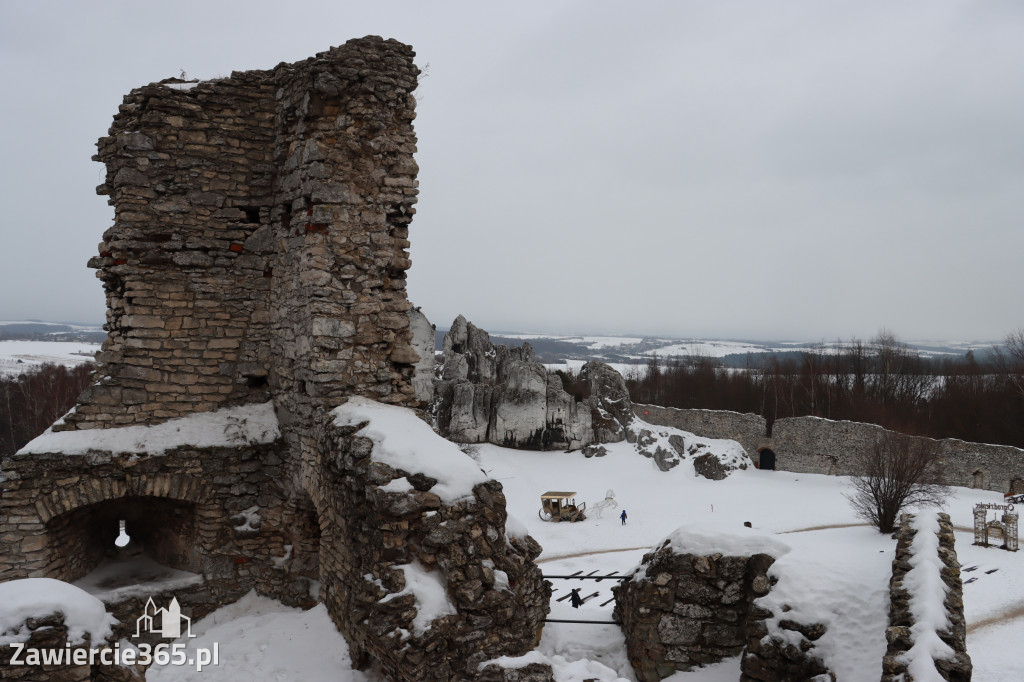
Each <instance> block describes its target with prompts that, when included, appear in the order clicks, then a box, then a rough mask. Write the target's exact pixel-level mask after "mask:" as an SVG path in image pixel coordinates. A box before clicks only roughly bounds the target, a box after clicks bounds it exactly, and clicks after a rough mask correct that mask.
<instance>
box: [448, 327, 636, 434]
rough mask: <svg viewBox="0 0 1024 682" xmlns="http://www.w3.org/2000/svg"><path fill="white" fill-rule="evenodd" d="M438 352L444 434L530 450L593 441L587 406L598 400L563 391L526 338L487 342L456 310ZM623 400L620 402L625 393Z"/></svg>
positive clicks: (592, 429) (559, 381)
mask: <svg viewBox="0 0 1024 682" xmlns="http://www.w3.org/2000/svg"><path fill="white" fill-rule="evenodd" d="M444 357H445V363H444V371H443V373H442V377H441V379H440V380H439V381H437V382H436V383H435V402H436V410H435V411H436V414H437V422H438V427H439V429H440V431H441V434H442V435H443V436H444V437H445V438H448V439H450V440H453V441H456V442H460V443H494V444H496V445H503V446H507V447H513V448H527V449H535V450H548V449H578V448H581V447H584V446H586V445H589V444H590V443H593V442H594V441H595V434H594V426H593V419H592V416H591V412H592V410H593V409H594V407H593V406H594V405H596V404H598V402H599V401H589V400H582V401H578V400H576V398H575V396H572V395H569V393H567V392H566V391H565V389H564V388H563V387H562V382H561V380H560V379H559V378H558V376H556V375H549V374H548V373H547V370H546V369H545V368H544V365H542V364H541V363H539V362H537V361H536V359H535V358H534V354H533V348H532V347H531V346H530V344H529V343H524V344H523V345H522V346H521V347H519V348H511V349H510V348H506V347H505V346H500V345H499V346H495V345H494V344H492V343H491V339H490V336H489V335H488V334H487V332H485V331H484V330H482V329H480V328H479V327H477V326H475V325H473V324H472V323H471V322H468V321H467V320H466V318H465V317H463V316H462V315H459V316H458V317H457V318H456V319H455V321H454V322H453V323H452V327H451V329H450V330H449V331H448V333H447V334H446V335H445V337H444ZM619 379H620V381H621V377H619ZM622 388H623V389H624V388H625V384H623V385H622ZM617 399H619V400H621V395H618V394H617ZM625 399H626V401H627V402H626V404H627V405H628V404H629V403H628V400H629V396H628V394H626V396H625ZM607 430H608V431H609V432H614V431H615V430H616V427H615V426H610V427H609V428H608V429H607ZM617 430H619V431H621V427H618V429H617ZM619 440H621V438H619Z"/></svg>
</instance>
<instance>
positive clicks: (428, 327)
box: [409, 308, 437, 405]
mask: <svg viewBox="0 0 1024 682" xmlns="http://www.w3.org/2000/svg"><path fill="white" fill-rule="evenodd" d="M409 328H410V330H411V331H412V349H413V351H415V353H416V355H418V356H419V360H417V361H416V373H415V375H413V378H412V388H413V391H415V393H416V400H418V401H419V402H420V404H421V405H427V404H428V403H429V402H430V401H431V400H432V399H433V397H434V343H435V337H436V334H437V330H436V329H435V328H434V325H432V324H430V320H428V319H427V316H426V315H424V314H423V312H422V311H421V310H420V309H419V308H413V309H412V310H410V311H409Z"/></svg>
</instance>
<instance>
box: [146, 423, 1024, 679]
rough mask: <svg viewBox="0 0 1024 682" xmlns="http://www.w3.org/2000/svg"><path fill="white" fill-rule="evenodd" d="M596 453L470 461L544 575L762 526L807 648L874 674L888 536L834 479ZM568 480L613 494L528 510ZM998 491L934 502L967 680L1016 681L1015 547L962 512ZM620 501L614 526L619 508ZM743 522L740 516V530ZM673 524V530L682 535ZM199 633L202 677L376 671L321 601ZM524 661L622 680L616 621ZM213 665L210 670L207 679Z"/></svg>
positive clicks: (490, 449)
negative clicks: (501, 490)
mask: <svg viewBox="0 0 1024 682" xmlns="http://www.w3.org/2000/svg"><path fill="white" fill-rule="evenodd" d="M609 450H610V453H609V454H608V455H607V456H605V457H594V458H590V459H587V458H585V457H584V456H583V455H582V454H580V453H562V452H526V451H513V450H507V449H503V448H499V447H497V446H493V445H482V446H480V449H479V454H478V460H479V462H480V465H481V467H482V468H483V469H484V470H485V471H486V472H487V474H488V475H490V476H492V477H494V478H497V479H498V480H500V481H501V482H502V483H503V484H504V487H505V494H506V497H507V500H508V506H509V511H510V513H511V514H512V515H513V516H514V517H516V518H517V519H518V520H519V521H520V522H521V523H522V524H524V525H525V526H526V527H527V528H528V529H529V530H530V533H531V534H532V535H533V536H534V537H535V538H536V539H537V540H538V541H539V542H540V543H541V544H542V545H543V547H544V553H543V555H542V556H541V558H540V562H541V566H542V568H543V570H544V573H545V574H546V575H569V574H572V573H575V572H576V571H583V572H584V574H586V573H590V572H592V571H599V572H600V574H609V573H613V572H617V573H618V574H619V575H623V574H628V573H630V572H631V571H632V570H633V569H634V567H635V566H636V565H637V564H638V562H639V561H640V558H641V556H642V555H643V554H644V552H645V551H647V550H648V549H649V548H650V547H652V546H653V545H655V544H657V543H658V542H659V541H660V540H662V539H663V538H665V537H666V536H668V535H669V534H671V533H672V532H673V531H675V530H676V529H677V528H679V527H680V526H685V527H692V528H696V529H699V533H700V534H702V535H707V534H714V533H716V532H722V533H728V534H730V535H740V536H743V535H745V534H746V535H749V536H750V537H751V538H752V539H753V538H755V537H757V536H767V537H768V538H769V539H771V540H773V541H776V542H781V543H782V544H784V545H786V546H788V547H789V548H790V551H789V552H787V553H785V554H783V555H782V556H781V558H779V560H778V561H777V562H776V564H775V566H774V567H773V569H772V570H773V572H774V573H775V574H776V575H777V576H778V577H779V582H778V584H777V585H776V586H775V587H774V588H773V590H772V592H771V593H770V594H769V595H768V596H767V597H766V598H765V599H767V600H769V601H771V602H773V603H787V604H789V605H790V606H792V607H793V610H794V612H795V613H793V614H792V615H801V616H805V617H806V618H807V619H808V620H817V621H821V622H826V623H828V625H829V631H828V634H826V635H825V636H824V637H823V638H822V639H821V640H820V641H819V642H818V648H819V651H821V652H823V653H824V654H825V655H826V656H827V659H828V660H827V662H828V664H829V665H830V666H831V667H832V669H833V670H834V671H835V672H836V674H837V675H838V677H839V679H840V680H843V681H850V682H859V681H861V680H864V681H867V680H872V681H874V680H877V679H878V678H879V676H880V674H881V660H882V655H883V652H884V650H885V636H884V631H885V625H886V620H887V609H888V597H887V590H888V583H889V576H890V563H891V561H892V557H893V551H894V548H895V540H892V539H891V538H890V537H889V536H885V535H880V534H879V533H877V532H876V531H874V530H873V529H871V528H869V527H867V526H864V525H862V524H861V522H860V521H859V520H858V519H856V518H855V517H854V516H853V514H852V513H851V511H850V507H849V505H848V503H847V501H846V499H845V498H844V497H843V493H844V491H845V487H846V479H843V478H837V477H829V476H819V475H809V474H793V473H786V472H769V471H758V470H748V471H739V472H735V473H734V474H733V475H731V476H730V477H729V478H728V479H726V480H724V481H710V480H706V479H703V478H698V477H695V476H694V473H693V469H692V465H690V464H689V462H687V461H684V462H683V463H682V464H680V465H679V466H678V467H676V468H675V469H672V470H671V471H669V472H661V471H659V470H658V468H657V467H656V466H655V464H654V462H653V461H652V460H650V459H647V458H644V457H642V456H640V455H638V454H637V453H636V452H635V451H634V450H633V449H632V446H629V445H628V444H625V443H620V444H615V445H612V446H610V447H609ZM554 489H559V490H570V491H571V490H575V491H578V493H579V494H578V496H577V500H578V501H586V502H587V506H588V507H593V506H594V505H595V503H597V502H599V501H602V500H603V499H604V498H605V495H606V492H607V491H608V490H609V489H612V490H613V491H614V493H615V499H616V500H617V503H618V506H617V507H616V508H613V509H608V510H605V511H604V512H603V513H602V514H601V516H600V517H598V516H597V515H596V514H592V515H591V516H590V517H589V518H588V519H587V520H586V521H584V522H582V523H576V524H555V523H546V522H543V521H541V520H540V519H539V517H538V514H537V512H538V509H539V506H540V501H539V496H540V494H541V493H542V492H544V491H547V490H554ZM1001 501H1002V496H1001V495H1000V494H998V493H994V492H987V491H977V490H968V489H964V488H958V489H955V491H954V495H953V497H952V498H951V499H950V501H949V504H948V507H947V511H948V512H949V513H950V514H951V515H952V518H953V521H954V523H955V524H956V526H957V527H958V528H960V529H963V530H962V531H960V532H958V533H957V551H958V553H959V557H960V562H961V564H962V565H963V566H964V568H965V569H971V568H972V567H976V568H974V569H973V570H966V571H965V572H964V574H963V576H964V579H965V580H968V579H970V578H977V580H974V581H972V582H970V583H967V584H966V585H965V589H964V604H965V609H966V615H967V620H968V624H969V627H970V630H969V635H968V640H967V644H968V651H969V653H970V654H971V657H972V659H973V661H974V666H975V674H974V679H975V680H979V682H1011V681H1013V682H1019V681H1020V680H1022V679H1024V660H1022V659H1021V658H1020V657H1019V656H1018V653H1017V648H1018V647H1019V646H1020V642H1021V641H1022V639H1024V571H1022V570H1021V569H1022V562H1024V553H1020V552H1018V553H1010V552H1006V551H1003V550H1000V549H994V548H992V549H989V548H981V547H974V546H972V544H971V543H972V541H973V535H972V533H971V531H970V529H971V527H972V522H973V517H972V509H973V505H974V503H976V502H1001ZM623 507H625V509H626V510H627V511H628V523H627V525H622V524H621V523H620V521H619V518H618V514H619V512H620V511H621V509H622V508H623ZM744 521H749V522H751V525H752V526H753V527H752V528H745V527H744V525H743V523H744ZM686 533H687V531H686V530H684V531H682V534H684V535H685V534H686ZM552 582H553V585H554V588H555V592H554V595H553V597H552V612H551V616H550V617H551V618H556V619H588V620H590V619H592V620H611V615H612V606H613V604H612V603H609V602H608V600H609V599H610V598H611V590H610V588H611V584H612V581H611V580H605V581H601V582H600V583H596V582H594V581H585V582H581V581H575V582H573V583H570V582H569V581H564V580H554V581H552ZM576 586H580V587H581V588H582V590H581V593H582V595H583V596H584V597H586V596H589V595H590V594H591V593H592V592H597V593H598V594H597V595H596V596H595V597H593V598H591V599H589V600H588V601H587V602H586V603H585V604H584V605H583V607H581V609H579V610H578V611H577V610H574V609H572V608H571V607H570V606H569V605H568V600H562V601H558V599H559V598H560V597H564V596H565V595H567V594H568V591H569V589H570V587H576ZM200 630H201V631H202V632H203V633H205V634H203V635H202V636H201V637H200V639H193V640H191V641H190V642H189V645H190V646H192V647H203V646H209V645H210V644H211V643H212V642H214V641H216V642H218V643H219V647H220V651H221V665H220V666H219V667H218V668H216V669H215V668H207V669H206V670H204V672H203V673H202V678H201V679H203V680H219V679H225V680H227V679H241V678H242V677H243V676H244V675H243V673H244V672H251V673H252V674H253V675H255V676H256V677H258V678H259V679H266V680H321V679H322V680H327V679H331V680H342V681H357V682H363V681H377V680H380V679H381V678H380V676H379V674H378V673H375V672H374V671H372V670H371V671H367V672H355V671H350V670H348V653H347V648H346V647H345V643H344V641H343V640H342V639H341V637H340V636H339V635H337V633H335V632H334V631H333V630H332V629H331V626H330V621H329V619H328V618H327V615H326V613H325V612H324V611H323V607H317V608H316V609H313V610H311V611H308V612H305V613H303V612H301V611H297V610H294V609H288V608H285V607H283V606H280V605H279V604H274V603H273V602H267V600H263V599H258V598H252V597H250V598H248V599H247V600H243V602H241V603H239V604H236V605H233V606H231V607H227V608H226V609H221V610H220V611H218V612H216V613H215V614H212V615H211V616H210V617H209V618H208V619H206V620H204V621H201V622H200ZM529 660H544V661H548V662H550V663H553V664H554V667H555V670H556V675H557V679H559V680H560V681H562V682H569V681H574V682H575V681H581V680H584V679H588V678H594V679H598V680H630V681H631V680H634V677H633V672H632V669H631V668H630V666H629V662H628V661H627V659H626V653H625V644H624V641H623V637H622V635H621V633H620V632H619V629H618V626H616V625H583V624H569V623H548V624H547V625H546V626H545V628H544V636H543V639H542V641H541V644H540V646H539V647H538V650H537V651H535V652H534V653H533V654H531V655H530V657H529ZM218 675H220V677H218ZM738 678H739V660H738V659H732V660H728V661H725V662H723V663H721V664H718V665H715V666H711V667H707V668H703V669H700V670H696V671H693V672H689V673H678V674H676V675H675V676H674V677H673V678H671V679H672V680H675V681H676V682H679V681H681V680H685V681H686V682H724V681H725V680H729V681H734V680H737V679H738ZM151 679H154V680H159V681H161V682H166V681H168V680H191V679H200V678H199V677H198V676H196V675H195V673H194V672H191V673H190V672H189V671H188V670H186V669H184V668H166V669H163V670H161V671H160V673H159V674H158V675H154V676H153V677H152V678H151Z"/></svg>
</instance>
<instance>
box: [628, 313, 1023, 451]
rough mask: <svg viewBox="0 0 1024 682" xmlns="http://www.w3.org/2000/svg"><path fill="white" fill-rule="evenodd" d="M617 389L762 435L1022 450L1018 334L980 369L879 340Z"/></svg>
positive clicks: (688, 366) (687, 364) (672, 372)
mask: <svg viewBox="0 0 1024 682" xmlns="http://www.w3.org/2000/svg"><path fill="white" fill-rule="evenodd" d="M626 383H627V385H628V386H629V390H630V395H631V396H632V399H633V400H634V401H635V402H639V403H650V404H654V405H664V406H667V407H679V408H691V409H693V408H701V409H711V410H731V411H735V412H752V413H755V414H759V415H761V416H763V417H764V418H765V419H766V421H767V422H768V425H769V427H768V428H769V430H770V429H771V426H772V424H773V423H774V422H775V420H776V419H781V418H784V417H802V416H815V417H824V418H826V419H835V420H841V419H848V420H851V421H858V422H868V423H872V424H878V425H880V426H884V427H886V428H888V429H892V430H894V431H899V432H901V433H908V434H913V435H921V436H929V437H932V438H960V439H963V440H968V441H977V442H984V443H994V444H1000V445H1015V446H1018V447H1024V330H1021V331H1018V332H1014V333H1013V334H1010V335H1009V336H1007V338H1006V340H1005V342H1004V343H1003V344H1002V345H1001V346H997V347H996V348H994V349H993V352H992V353H990V354H986V356H985V359H983V360H978V359H977V358H976V357H975V354H974V353H973V352H970V351H969V352H967V353H966V354H965V355H963V356H955V357H941V356H939V357H930V358H929V357H922V356H921V355H920V353H918V352H917V351H915V350H913V349H911V348H909V347H908V346H907V345H906V344H904V343H902V342H900V341H899V340H898V339H897V338H896V337H895V336H894V335H893V334H891V333H889V332H886V331H883V332H881V333H879V334H878V336H876V337H875V338H873V339H871V340H870V341H860V340H857V339H854V340H851V341H849V342H845V343H839V344H837V345H836V346H833V347H830V348H826V347H824V346H821V347H818V348H815V349H812V350H810V351H806V352H801V353H799V354H796V355H794V354H793V353H787V354H786V355H785V356H784V357H778V356H776V357H772V356H770V355H769V356H767V357H764V356H762V357H759V358H757V359H756V360H755V359H754V358H753V357H751V358H750V361H749V362H748V366H747V367H746V368H742V369H736V368H729V367H724V366H723V365H722V363H721V362H720V361H719V360H718V359H716V358H709V357H701V356H689V357H685V358H673V359H671V360H667V361H666V360H662V359H659V358H657V357H654V358H652V359H651V360H650V361H649V362H648V364H647V371H646V373H645V374H638V375H637V376H634V377H629V378H627V381H626ZM769 432H770V431H769Z"/></svg>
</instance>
